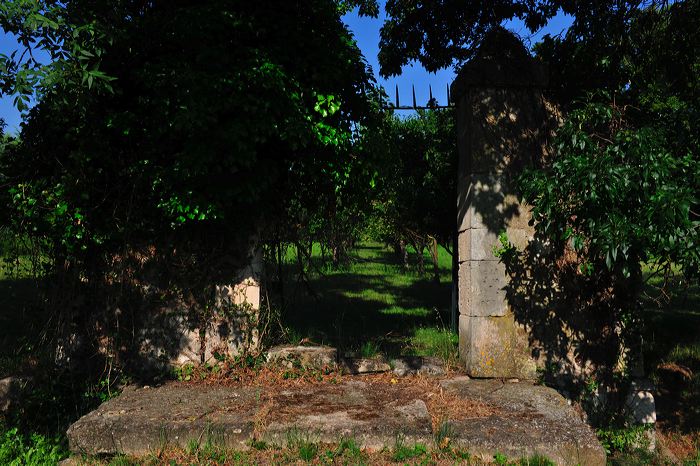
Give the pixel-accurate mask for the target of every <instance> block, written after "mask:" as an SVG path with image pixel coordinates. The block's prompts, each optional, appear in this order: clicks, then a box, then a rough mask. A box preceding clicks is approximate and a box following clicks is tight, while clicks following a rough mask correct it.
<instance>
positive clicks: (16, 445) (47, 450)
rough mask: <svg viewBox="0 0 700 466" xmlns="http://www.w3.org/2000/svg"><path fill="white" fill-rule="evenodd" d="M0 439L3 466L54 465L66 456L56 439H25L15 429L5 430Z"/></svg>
mask: <svg viewBox="0 0 700 466" xmlns="http://www.w3.org/2000/svg"><path fill="white" fill-rule="evenodd" d="M0 439H1V440H0V441H1V442H2V443H0V464H3V465H8V466H20V465H23V466H24V465H26V466H43V465H55V464H57V463H58V462H59V461H61V460H62V459H64V458H65V457H66V456H68V454H67V452H66V450H65V449H64V447H63V446H62V445H61V443H60V442H59V441H58V440H57V439H51V438H47V437H44V436H43V435H39V434H31V435H30V436H29V437H28V438H27V437H26V436H24V435H22V434H21V433H19V431H18V430H17V428H12V429H8V430H5V432H4V433H3V434H2V436H1V437H0Z"/></svg>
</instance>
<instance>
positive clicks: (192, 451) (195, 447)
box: [185, 439, 199, 456]
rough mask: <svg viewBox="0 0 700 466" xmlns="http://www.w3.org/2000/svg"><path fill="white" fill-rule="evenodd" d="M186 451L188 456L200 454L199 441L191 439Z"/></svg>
mask: <svg viewBox="0 0 700 466" xmlns="http://www.w3.org/2000/svg"><path fill="white" fill-rule="evenodd" d="M185 451H186V452H187V454H188V455H192V456H194V455H196V454H197V453H198V452H199V441H198V440H197V439H190V440H189V441H188V442H187V448H185Z"/></svg>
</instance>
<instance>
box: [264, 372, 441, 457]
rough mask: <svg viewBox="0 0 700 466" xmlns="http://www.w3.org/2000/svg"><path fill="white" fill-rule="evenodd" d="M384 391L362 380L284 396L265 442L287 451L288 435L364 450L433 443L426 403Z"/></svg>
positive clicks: (279, 399)
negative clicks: (400, 441)
mask: <svg viewBox="0 0 700 466" xmlns="http://www.w3.org/2000/svg"><path fill="white" fill-rule="evenodd" d="M381 388H382V390H381V392H378V391H377V388H376V387H374V386H373V385H372V384H370V383H367V382H364V381H350V382H347V383H344V384H343V385H341V386H340V387H329V386H317V387H307V388H302V389H295V390H287V391H283V392H281V394H280V396H279V397H277V399H276V400H275V407H274V408H273V410H272V411H271V412H270V415H269V419H268V424H267V425H266V427H265V433H264V435H263V436H262V439H263V440H265V441H266V442H267V443H270V444H274V445H278V446H283V447H284V446H287V442H288V440H289V435H290V432H298V433H301V434H302V435H304V436H306V437H308V439H309V440H311V441H314V442H324V443H335V442H338V441H339V440H340V439H342V438H344V437H346V438H354V439H355V441H356V442H357V443H358V444H359V445H362V447H364V448H370V449H373V450H379V449H381V448H383V447H385V446H391V445H393V444H394V443H395V442H396V438H397V437H398V436H401V437H403V438H404V439H405V440H406V442H408V443H409V444H412V443H415V442H420V443H423V444H428V443H429V442H430V441H431V439H432V425H431V419H430V414H429V413H428V409H427V407H426V404H425V401H423V400H422V399H418V398H414V397H413V396H410V397H408V398H406V397H403V396H401V394H400V391H401V388H400V387H397V386H391V385H385V384H382V385H381Z"/></svg>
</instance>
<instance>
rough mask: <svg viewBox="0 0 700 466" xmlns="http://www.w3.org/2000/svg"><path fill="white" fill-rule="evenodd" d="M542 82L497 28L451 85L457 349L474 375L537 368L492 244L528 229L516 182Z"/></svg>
mask: <svg viewBox="0 0 700 466" xmlns="http://www.w3.org/2000/svg"><path fill="white" fill-rule="evenodd" d="M544 85H545V72H544V69H543V68H542V66H541V65H539V64H538V63H537V62H535V60H534V59H532V58H531V57H530V55H529V54H528V52H527V50H526V49H525V48H524V46H523V45H522V43H521V42H520V40H519V39H517V38H516V37H514V36H513V35H512V34H510V33H508V32H506V31H505V30H502V29H499V30H497V31H493V32H492V33H490V34H489V35H488V36H487V37H486V38H485V39H484V42H483V45H482V46H481V47H480V49H479V51H478V53H477V55H476V57H475V58H474V59H473V60H472V61H471V62H469V63H468V64H466V65H465V66H464V67H463V68H462V70H461V71H460V73H459V75H458V76H457V79H456V80H455V82H454V83H453V84H452V96H453V98H454V100H455V102H456V106H457V108H456V109H457V131H458V144H459V175H458V176H459V184H458V202H457V204H458V219H457V222H458V223H457V225H458V227H457V228H458V244H457V249H458V306H459V349H460V356H461V357H462V358H463V360H464V362H465V363H466V369H467V373H468V374H469V375H471V376H474V377H508V378H510V377H518V378H533V377H534V375H535V363H534V360H533V359H532V357H531V354H530V353H531V351H530V348H529V342H528V333H527V329H526V328H524V327H523V326H521V325H519V324H518V322H516V320H515V318H514V315H513V312H512V309H511V308H510V305H509V303H508V301H507V296H506V287H507V284H508V279H507V277H506V271H505V266H504V264H502V263H501V262H500V261H499V259H498V257H496V255H495V253H494V247H496V248H497V247H498V246H499V245H500V242H499V239H498V236H499V234H500V233H505V234H506V235H507V237H508V240H509V242H510V243H513V244H515V245H516V246H518V247H519V249H523V248H524V246H525V245H526V244H527V243H528V242H529V241H530V240H531V238H532V235H533V229H532V227H530V226H529V225H528V222H529V220H530V213H529V209H528V208H527V206H524V205H521V204H520V203H519V202H518V198H517V196H516V195H515V193H514V190H513V181H514V180H515V178H516V177H517V176H518V175H519V174H520V173H521V172H522V169H523V167H525V166H527V165H528V164H530V163H531V162H532V161H533V160H534V159H536V158H538V157H540V156H541V153H542V146H541V135H540V134H539V132H540V128H541V127H542V126H543V122H544V121H545V120H546V118H547V116H546V115H547V113H546V108H545V106H546V104H545V101H544V99H543V97H542V92H541V89H542V88H543V87H544Z"/></svg>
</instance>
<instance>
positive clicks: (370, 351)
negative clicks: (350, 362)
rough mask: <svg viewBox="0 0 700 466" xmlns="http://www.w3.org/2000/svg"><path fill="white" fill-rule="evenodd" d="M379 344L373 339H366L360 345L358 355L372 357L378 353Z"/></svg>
mask: <svg viewBox="0 0 700 466" xmlns="http://www.w3.org/2000/svg"><path fill="white" fill-rule="evenodd" d="M379 351H380V350H379V345H377V344H376V343H375V342H373V341H367V342H365V343H364V344H363V345H362V346H361V347H360V357H362V358H373V357H375V356H377V355H378V354H379Z"/></svg>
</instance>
